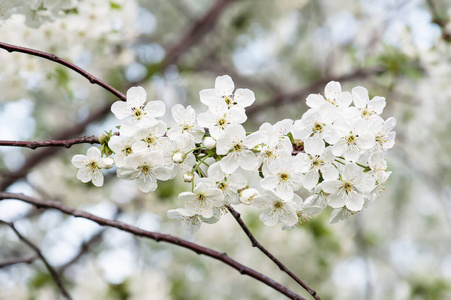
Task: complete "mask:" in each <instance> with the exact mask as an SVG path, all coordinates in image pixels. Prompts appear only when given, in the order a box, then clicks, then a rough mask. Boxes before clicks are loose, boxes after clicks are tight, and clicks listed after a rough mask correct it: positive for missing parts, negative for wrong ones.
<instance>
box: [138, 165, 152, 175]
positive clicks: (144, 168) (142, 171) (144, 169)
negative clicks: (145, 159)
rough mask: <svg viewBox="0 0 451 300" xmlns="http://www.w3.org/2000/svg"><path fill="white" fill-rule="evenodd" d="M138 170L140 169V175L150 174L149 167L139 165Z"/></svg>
mask: <svg viewBox="0 0 451 300" xmlns="http://www.w3.org/2000/svg"><path fill="white" fill-rule="evenodd" d="M138 169H140V170H141V173H143V174H144V175H146V176H147V175H148V174H149V173H150V167H149V166H148V165H141V166H139V167H138Z"/></svg>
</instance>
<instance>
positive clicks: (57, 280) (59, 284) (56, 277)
mask: <svg viewBox="0 0 451 300" xmlns="http://www.w3.org/2000/svg"><path fill="white" fill-rule="evenodd" d="M0 223H3V224H5V225H8V226H9V227H10V228H11V229H12V230H13V231H14V233H15V234H16V235H17V237H18V238H19V239H20V240H21V241H22V242H23V243H24V244H26V245H27V246H28V247H30V248H31V249H33V251H34V252H35V253H36V255H37V256H38V257H39V258H40V259H41V260H42V262H43V263H44V265H45V266H46V267H47V269H48V270H49V272H50V275H51V276H52V278H53V280H54V281H55V283H56V285H57V287H58V289H59V290H60V291H61V294H63V295H64V297H66V298H67V299H72V297H71V296H70V295H69V293H68V292H67V290H66V288H65V287H64V285H63V281H62V280H61V278H60V277H59V275H58V273H56V271H55V269H54V268H53V267H52V266H51V265H50V264H49V262H48V261H47V259H46V258H45V256H44V255H43V254H42V252H41V250H40V249H39V247H38V246H36V245H35V244H34V243H33V242H31V241H30V240H29V239H27V238H26V237H24V236H23V235H22V234H21V233H20V232H19V231H18V230H17V228H16V226H14V224H13V223H9V222H5V221H3V220H0Z"/></svg>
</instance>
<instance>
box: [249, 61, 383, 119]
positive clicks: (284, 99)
mask: <svg viewBox="0 0 451 300" xmlns="http://www.w3.org/2000/svg"><path fill="white" fill-rule="evenodd" d="M384 71H385V69H384V68H382V67H374V68H371V69H357V70H355V71H353V72H351V73H349V74H345V75H341V76H330V77H327V78H323V79H319V80H317V81H315V82H313V83H310V84H309V85H307V86H306V87H304V88H302V89H300V90H298V91H295V92H293V93H289V94H279V95H276V96H275V97H273V98H272V99H270V100H269V101H266V102H265V103H261V104H254V105H253V106H251V107H249V108H248V109H246V114H247V115H248V116H250V115H253V114H256V113H257V112H260V111H262V110H266V109H268V108H271V107H275V106H281V105H285V104H289V103H293V102H296V101H299V102H302V103H305V98H306V97H307V96H308V95H309V94H311V93H317V92H319V91H322V90H323V89H324V86H325V85H326V84H327V83H328V82H329V81H332V80H336V81H341V82H343V81H346V80H352V79H355V78H360V79H362V78H364V77H368V76H372V75H377V74H381V73H383V72H384Z"/></svg>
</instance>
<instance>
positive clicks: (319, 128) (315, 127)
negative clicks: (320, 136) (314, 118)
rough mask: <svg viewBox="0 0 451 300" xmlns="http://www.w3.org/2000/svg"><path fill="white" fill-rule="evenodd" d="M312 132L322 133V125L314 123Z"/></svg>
mask: <svg viewBox="0 0 451 300" xmlns="http://www.w3.org/2000/svg"><path fill="white" fill-rule="evenodd" d="M313 132H314V133H321V132H323V125H321V124H320V123H315V126H313Z"/></svg>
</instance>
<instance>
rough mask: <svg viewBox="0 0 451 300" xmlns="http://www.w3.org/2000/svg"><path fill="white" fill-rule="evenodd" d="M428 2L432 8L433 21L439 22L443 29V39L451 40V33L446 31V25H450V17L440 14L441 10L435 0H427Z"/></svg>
mask: <svg viewBox="0 0 451 300" xmlns="http://www.w3.org/2000/svg"><path fill="white" fill-rule="evenodd" d="M427 2H428V5H429V8H430V10H431V14H432V22H433V23H435V24H437V25H438V26H439V27H440V30H441V31H442V39H443V40H444V41H446V42H451V33H449V32H447V31H446V26H447V25H448V22H449V19H448V18H443V17H441V16H440V14H439V10H437V7H436V6H435V3H434V1H433V0H427ZM445 14H446V13H445Z"/></svg>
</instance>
